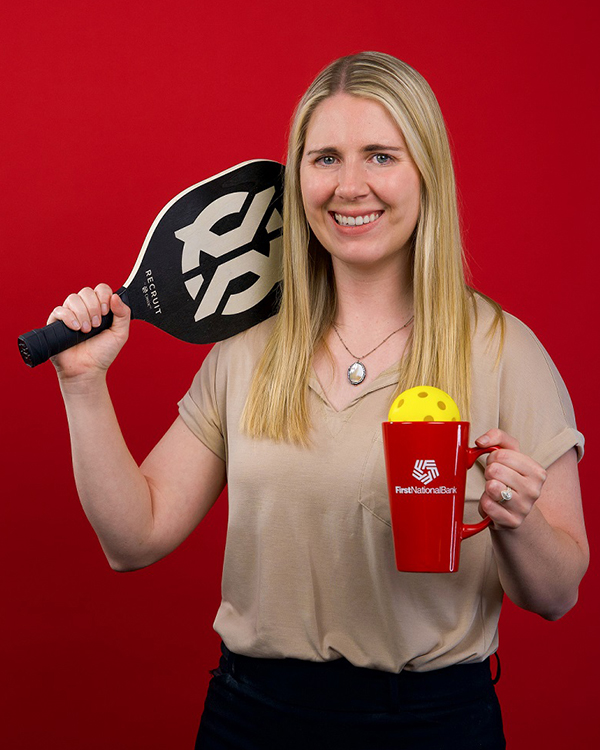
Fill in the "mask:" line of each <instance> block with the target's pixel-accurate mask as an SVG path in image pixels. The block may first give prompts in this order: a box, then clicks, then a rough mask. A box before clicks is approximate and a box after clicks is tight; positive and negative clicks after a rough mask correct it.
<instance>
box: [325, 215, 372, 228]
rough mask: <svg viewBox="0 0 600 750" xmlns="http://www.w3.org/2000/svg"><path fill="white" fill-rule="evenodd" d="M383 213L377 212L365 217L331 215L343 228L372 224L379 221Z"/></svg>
mask: <svg viewBox="0 0 600 750" xmlns="http://www.w3.org/2000/svg"><path fill="white" fill-rule="evenodd" d="M382 213H383V211H375V212H374V213H372V214H365V215H364V216H344V214H338V213H335V212H332V213H331V215H332V216H333V218H334V219H335V223H336V224H339V225H340V226H341V227H362V225H363V224H372V223H373V222H374V221H377V219H378V218H379V217H380V216H381V214H382Z"/></svg>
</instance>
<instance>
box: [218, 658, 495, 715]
mask: <svg viewBox="0 0 600 750" xmlns="http://www.w3.org/2000/svg"><path fill="white" fill-rule="evenodd" d="M221 652H222V657H221V661H220V664H219V670H218V671H217V673H219V672H220V673H225V674H229V675H230V676H231V677H233V678H234V679H235V680H236V681H237V682H238V683H240V684H241V685H245V686H247V687H248V688H250V689H252V690H255V691H258V692H260V693H261V694H263V695H266V696H269V697H271V698H273V699H276V700H280V701H284V702H286V703H293V704H295V705H299V706H305V707H318V708H324V709H329V710H344V711H369V712H376V711H389V710H398V708H402V707H405V708H406V709H407V710H416V709H418V708H426V707H431V706H433V705H435V704H444V705H451V704H452V703H458V702H464V701H468V700H473V699H477V698H479V697H482V694H485V693H486V692H488V691H492V692H493V690H494V687H493V684H494V681H492V676H491V669H490V660H489V659H486V660H485V661H483V662H477V663H474V664H457V665H454V666H450V667H445V668H444V669H435V670H432V671H429V672H408V671H406V670H404V671H402V672H400V673H399V674H393V673H391V672H384V671H382V670H378V669H368V668H366V667H356V666H354V665H353V664H351V663H350V662H349V661H348V660H347V659H344V658H341V659H335V660H333V661H327V662H312V661H305V660H302V659H257V658H254V657H249V656H243V655H241V654H235V653H233V652H232V651H230V650H229V649H228V648H227V646H226V645H225V644H224V643H222V644H221Z"/></svg>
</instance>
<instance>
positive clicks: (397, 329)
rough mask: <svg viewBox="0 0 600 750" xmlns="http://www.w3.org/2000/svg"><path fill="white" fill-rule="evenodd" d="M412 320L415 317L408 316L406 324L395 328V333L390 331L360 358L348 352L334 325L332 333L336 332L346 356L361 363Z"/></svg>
mask: <svg viewBox="0 0 600 750" xmlns="http://www.w3.org/2000/svg"><path fill="white" fill-rule="evenodd" d="M414 318H415V316H414V315H411V316H410V318H409V319H408V320H407V321H406V323H405V324H404V325H402V326H400V328H396V330H395V331H392V332H391V333H390V334H389V335H388V336H386V337H385V338H384V339H383V341H382V342H381V343H380V344H377V346H375V347H373V349H371V351H370V352H367V353H366V354H363V356H362V357H357V356H356V354H352V352H351V351H350V349H348V347H347V346H346V343H345V341H344V339H343V338H342V337H341V335H340V332H339V331H338V327H337V326H336V324H335V323H333V330H334V331H335V332H336V334H337V337H338V339H339V340H340V342H341V344H342V346H343V347H344V349H345V350H346V351H347V352H348V354H349V355H350V356H351V357H354V359H355V360H356V361H357V362H361V361H362V360H363V359H366V358H367V357H368V356H369V354H373V352H374V351H375V350H376V349H379V347H380V346H383V345H384V344H385V342H386V341H387V340H388V339H391V338H392V336H393V335H394V334H396V333H399V332H400V331H401V330H402V329H403V328H406V327H407V326H409V325H410V324H411V323H412V322H413V320H414Z"/></svg>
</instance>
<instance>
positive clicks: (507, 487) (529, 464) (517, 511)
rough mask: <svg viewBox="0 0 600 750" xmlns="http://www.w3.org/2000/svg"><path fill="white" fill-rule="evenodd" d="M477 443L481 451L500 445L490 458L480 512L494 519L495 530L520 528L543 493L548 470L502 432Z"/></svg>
mask: <svg viewBox="0 0 600 750" xmlns="http://www.w3.org/2000/svg"><path fill="white" fill-rule="evenodd" d="M475 443H476V444H477V445H478V446H479V447H480V448H487V447H488V446H490V445H497V446H498V450H495V451H492V452H491V453H490V454H489V455H488V459H487V466H486V469H485V479H486V482H485V491H484V493H483V495H482V496H481V500H480V501H479V509H480V512H481V513H482V515H487V516H489V517H490V518H491V520H492V524H493V526H492V528H495V529H498V530H500V529H517V528H519V526H521V524H522V523H523V521H524V520H525V519H526V518H527V516H528V515H529V513H530V512H531V509H532V508H533V506H534V504H535V502H536V500H537V499H538V498H539V496H540V494H541V492H542V487H543V486H544V482H545V481H546V477H547V474H546V471H545V470H544V468H543V467H542V466H540V464H538V463H537V461H534V460H533V459H532V458H529V456H526V455H525V454H524V453H521V451H520V450H519V441H518V440H516V438H514V437H512V436H511V435H508V434H507V433H506V432H503V431H502V430H499V429H492V430H488V431H487V432H486V433H485V434H484V435H482V436H481V437H479V438H477V440H476V441H475ZM502 493H504V495H503V494H502Z"/></svg>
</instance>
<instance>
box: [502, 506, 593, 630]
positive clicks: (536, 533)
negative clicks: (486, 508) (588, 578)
mask: <svg viewBox="0 0 600 750" xmlns="http://www.w3.org/2000/svg"><path fill="white" fill-rule="evenodd" d="M491 534H492V542H493V546H494V554H495V557H496V561H497V565H498V571H499V575H500V581H501V583H502V586H503V588H504V591H505V592H506V594H507V596H508V597H509V598H510V599H511V601H513V602H514V603H515V604H517V605H518V606H519V607H522V608H523V609H526V610H529V611H531V612H535V613H536V614H539V615H541V616H542V617H544V618H546V619H548V620H557V619H558V618H559V617H562V615H564V614H566V613H567V612H568V611H569V610H570V609H571V607H573V606H574V604H575V603H576V601H577V596H578V587H579V583H580V581H581V579H582V578H583V575H584V573H585V571H586V569H587V563H588V555H587V549H583V548H582V547H581V546H580V545H579V544H578V543H577V541H576V540H575V539H574V538H573V537H572V536H570V535H569V534H568V533H567V532H566V531H563V530H562V529H558V528H554V527H552V526H551V525H550V524H549V523H548V522H547V521H546V519H545V517H544V515H543V513H542V512H541V511H540V510H539V508H537V507H535V506H534V507H533V508H532V510H531V512H530V513H529V515H528V516H527V518H526V519H525V520H524V521H523V523H522V524H521V525H520V526H519V527H518V528H514V529H510V528H505V529H498V530H494V529H492V531H491Z"/></svg>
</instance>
